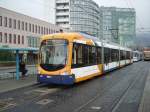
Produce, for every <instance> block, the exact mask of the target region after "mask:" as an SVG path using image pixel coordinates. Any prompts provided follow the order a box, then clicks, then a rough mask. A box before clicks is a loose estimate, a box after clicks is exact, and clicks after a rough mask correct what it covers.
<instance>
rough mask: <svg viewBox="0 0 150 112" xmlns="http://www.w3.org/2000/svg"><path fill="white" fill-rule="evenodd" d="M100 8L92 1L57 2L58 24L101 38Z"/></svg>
mask: <svg viewBox="0 0 150 112" xmlns="http://www.w3.org/2000/svg"><path fill="white" fill-rule="evenodd" d="M99 22H100V17H99V6H98V5H97V4H96V3H95V2H94V1H92V0H56V24H57V25H59V26H61V27H64V28H67V29H69V30H70V31H72V32H85V33H88V34H91V35H93V36H97V37H98V36H99Z"/></svg>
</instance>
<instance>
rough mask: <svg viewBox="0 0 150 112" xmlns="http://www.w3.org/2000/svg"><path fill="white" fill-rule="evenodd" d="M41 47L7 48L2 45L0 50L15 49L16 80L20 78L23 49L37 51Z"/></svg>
mask: <svg viewBox="0 0 150 112" xmlns="http://www.w3.org/2000/svg"><path fill="white" fill-rule="evenodd" d="M38 50H39V49H38V48H5V47H2V48H0V51H14V52H15V53H16V57H15V59H16V80H19V52H22V51H32V52H37V51H38Z"/></svg>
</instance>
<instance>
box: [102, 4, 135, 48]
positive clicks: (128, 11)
mask: <svg viewBox="0 0 150 112" xmlns="http://www.w3.org/2000/svg"><path fill="white" fill-rule="evenodd" d="M100 12H101V22H100V24H101V25H100V29H101V31H102V32H101V37H102V38H103V39H104V40H106V41H108V42H115V43H118V44H120V45H122V46H128V47H131V46H132V45H133V40H134V37H135V36H136V32H135V27H136V26H135V25H136V21H135V14H136V13H135V10H134V9H133V8H116V7H100Z"/></svg>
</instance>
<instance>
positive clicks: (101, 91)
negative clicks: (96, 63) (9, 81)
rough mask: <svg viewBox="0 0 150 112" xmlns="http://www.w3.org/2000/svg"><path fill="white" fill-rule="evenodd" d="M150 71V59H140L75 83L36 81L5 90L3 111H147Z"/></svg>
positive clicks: (0, 98)
mask: <svg viewBox="0 0 150 112" xmlns="http://www.w3.org/2000/svg"><path fill="white" fill-rule="evenodd" d="M149 72H150V62H137V63H134V64H132V65H129V66H126V67H124V68H121V69H118V70H115V71H113V72H110V73H107V74H105V75H103V76H101V77H95V78H93V79H90V80H87V81H84V82H82V83H78V84H75V85H72V86H59V85H42V84H35V85H32V86H28V87H24V88H19V89H15V90H12V91H8V92H3V93H0V111H2V112H138V111H139V112H144V111H143V110H144V109H143V108H144V107H143V105H144V106H145V107H146V105H148V104H149V103H148V101H147V102H146V103H145V102H144V99H145V98H146V97H150V95H148V93H149V92H150V91H147V88H148V87H149V86H150V85H149V83H147V81H149V79H150V78H148V76H149V75H150V73H149ZM148 85H149V86H148ZM145 112H148V111H145Z"/></svg>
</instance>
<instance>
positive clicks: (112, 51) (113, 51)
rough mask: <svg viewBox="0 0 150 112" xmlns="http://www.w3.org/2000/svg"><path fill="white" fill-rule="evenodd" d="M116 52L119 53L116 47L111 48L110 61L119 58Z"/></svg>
mask: <svg viewBox="0 0 150 112" xmlns="http://www.w3.org/2000/svg"><path fill="white" fill-rule="evenodd" d="M118 54H119V52H118V50H117V49H111V61H112V62H114V61H118V60H119V58H118Z"/></svg>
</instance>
